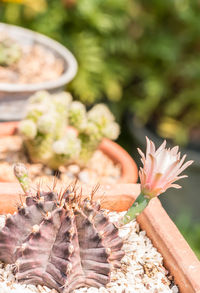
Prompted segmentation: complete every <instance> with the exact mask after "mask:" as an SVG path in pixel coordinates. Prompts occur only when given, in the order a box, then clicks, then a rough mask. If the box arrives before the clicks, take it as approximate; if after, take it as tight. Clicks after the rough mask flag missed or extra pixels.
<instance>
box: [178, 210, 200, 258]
mask: <svg viewBox="0 0 200 293" xmlns="http://www.w3.org/2000/svg"><path fill="white" fill-rule="evenodd" d="M175 223H176V225H177V227H178V228H179V230H180V232H181V233H182V235H183V236H184V238H185V239H186V240H187V242H188V244H189V245H190V247H191V248H192V249H193V251H194V252H195V254H196V256H197V257H198V258H199V259H200V223H197V222H196V223H193V221H192V219H191V215H190V214H188V213H187V212H185V213H182V214H180V215H179V217H178V218H177V220H176V221H175Z"/></svg>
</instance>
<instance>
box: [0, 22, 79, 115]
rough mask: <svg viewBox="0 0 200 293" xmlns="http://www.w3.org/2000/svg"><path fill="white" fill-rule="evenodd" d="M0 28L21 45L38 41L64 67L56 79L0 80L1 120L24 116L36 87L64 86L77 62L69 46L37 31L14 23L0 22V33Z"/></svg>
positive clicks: (73, 72)
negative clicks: (16, 82) (3, 81)
mask: <svg viewBox="0 0 200 293" xmlns="http://www.w3.org/2000/svg"><path fill="white" fill-rule="evenodd" d="M2 32H6V34H7V35H8V36H9V37H11V38H12V39H13V40H16V41H17V42H18V43H20V44H21V45H22V46H23V44H24V45H25V44H26V45H27V44H28V45H32V44H39V45H41V46H43V47H45V48H46V49H47V50H49V51H51V52H53V54H54V55H55V56H58V57H59V58H61V59H62V60H63V62H64V71H63V73H62V75H61V76H60V77H58V78H57V79H55V80H51V81H45V82H41V83H35V84H11V83H0V120H1V121H6V120H7V121H8V120H19V119H21V118H23V116H24V113H25V108H26V100H27V98H29V96H30V95H32V94H33V93H35V92H37V91H39V90H47V91H50V92H59V91H61V90H63V88H64V86H65V85H66V84H67V83H69V82H70V81H71V80H72V79H73V78H74V76H75V75H76V72H77V62H76V59H75V58H74V56H73V55H72V53H71V52H70V51H69V50H68V49H66V48H65V47H64V46H62V45H61V44H59V43H58V42H56V41H54V40H52V39H50V38H48V37H46V36H44V35H41V34H39V33H36V32H33V31H31V30H28V29H24V28H21V27H17V26H14V25H9V24H5V23H0V34H1V33H2ZM41 70H42V68H41Z"/></svg>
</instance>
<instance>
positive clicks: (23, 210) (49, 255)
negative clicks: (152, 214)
mask: <svg viewBox="0 0 200 293" xmlns="http://www.w3.org/2000/svg"><path fill="white" fill-rule="evenodd" d="M15 173H16V175H17V177H18V179H19V181H20V183H21V184H22V187H23V189H24V191H25V193H26V203H25V204H23V205H21V206H20V207H19V208H18V212H17V213H15V214H14V215H8V216H7V219H6V222H5V226H4V227H3V228H2V230H1V231H0V260H1V261H3V262H5V263H11V264H15V273H16V279H17V280H18V281H19V282H22V283H25V284H35V285H37V284H40V285H46V286H48V287H49V288H55V289H56V290H57V291H58V292H64V293H68V292H72V291H73V290H74V289H76V288H79V287H82V286H92V287H101V286H105V285H106V284H107V283H108V282H109V280H110V272H111V269H112V267H119V266H120V261H121V259H122V257H123V256H124V252H123V250H122V245H123V242H122V240H121V238H120V237H119V236H118V228H117V227H116V226H115V225H114V224H113V223H111V222H110V221H109V218H108V217H107V215H106V214H105V213H104V211H103V210H101V208H100V205H99V203H97V202H94V201H93V196H90V197H88V198H84V199H83V198H81V194H78V193H77V191H76V188H75V187H67V188H66V190H65V191H64V192H63V193H62V194H61V193H60V194H58V193H56V192H55V191H49V192H42V191H38V192H37V194H36V195H33V194H32V193H31V191H30V189H29V187H28V184H27V182H28V180H27V171H26V169H25V168H24V166H23V165H22V166H21V165H17V166H16V167H15Z"/></svg>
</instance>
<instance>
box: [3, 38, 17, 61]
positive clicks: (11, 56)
mask: <svg viewBox="0 0 200 293" xmlns="http://www.w3.org/2000/svg"><path fill="white" fill-rule="evenodd" d="M21 55H22V50H21V47H20V46H19V45H18V44H17V43H16V42H14V41H13V40H11V39H9V38H5V39H2V40H0V65H1V66H10V65H12V64H13V63H16V62H17V61H18V60H19V59H20V57H21Z"/></svg>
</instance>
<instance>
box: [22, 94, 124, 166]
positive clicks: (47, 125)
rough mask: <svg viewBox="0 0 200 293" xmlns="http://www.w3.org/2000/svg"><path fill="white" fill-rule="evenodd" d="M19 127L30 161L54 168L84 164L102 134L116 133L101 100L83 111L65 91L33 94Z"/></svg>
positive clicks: (113, 122) (117, 131)
mask: <svg viewBox="0 0 200 293" xmlns="http://www.w3.org/2000/svg"><path fill="white" fill-rule="evenodd" d="M67 126H72V127H73V129H74V131H72V129H71V130H70V129H69V127H68V129H67ZM19 130H20V133H21V134H22V135H23V138H24V145H25V147H26V149H27V151H28V154H29V158H30V159H31V161H33V162H36V163H37V162H39V163H43V164H45V165H48V166H49V167H50V168H52V169H54V170H57V169H58V168H59V167H60V166H61V165H67V164H69V163H72V162H76V163H79V164H80V165H86V164H87V161H88V160H89V159H90V157H91V156H92V154H93V152H94V151H95V150H96V149H97V148H98V146H99V144H100V142H101V141H102V139H103V138H104V137H107V138H110V139H116V138H117V137H118V135H119V126H118V124H117V123H116V122H115V121H114V116H113V115H112V114H111V112H110V111H109V109H108V108H107V107H106V106H105V105H104V104H99V105H96V106H94V107H93V108H92V109H91V110H90V111H88V112H87V111H86V108H85V106H84V105H83V104H82V103H80V102H78V101H72V97H71V95H70V94H69V93H65V92H61V93H59V94H54V95H51V94H49V93H48V92H45V91H40V92H37V93H36V94H34V95H33V96H32V97H31V98H30V100H29V105H28V109H27V115H26V118H25V120H24V121H22V122H21V123H20V127H19Z"/></svg>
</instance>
